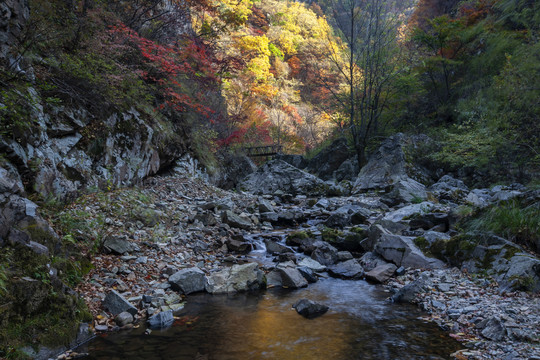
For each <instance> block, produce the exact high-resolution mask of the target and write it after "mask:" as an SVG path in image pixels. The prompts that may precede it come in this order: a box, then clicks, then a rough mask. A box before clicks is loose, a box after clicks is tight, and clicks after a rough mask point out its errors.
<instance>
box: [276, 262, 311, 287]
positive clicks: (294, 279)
mask: <svg viewBox="0 0 540 360" xmlns="http://www.w3.org/2000/svg"><path fill="white" fill-rule="evenodd" d="M277 270H278V272H279V274H280V275H281V285H282V286H283V287H287V288H290V289H298V288H302V287H306V286H307V285H308V282H307V280H306V278H305V277H304V276H303V275H302V273H301V272H300V271H299V270H298V269H297V268H296V267H294V266H278V267H277Z"/></svg>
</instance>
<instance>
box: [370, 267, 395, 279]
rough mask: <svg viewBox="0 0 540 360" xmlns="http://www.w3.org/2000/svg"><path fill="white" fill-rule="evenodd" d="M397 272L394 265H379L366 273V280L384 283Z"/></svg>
mask: <svg viewBox="0 0 540 360" xmlns="http://www.w3.org/2000/svg"><path fill="white" fill-rule="evenodd" d="M396 270H397V266H396V265H394V264H383V265H379V266H377V267H376V268H374V269H373V270H371V271H368V272H367V273H366V279H368V280H370V281H373V282H376V283H384V282H385V281H387V280H388V279H390V278H391V277H392V276H393V275H394V273H395V272H396Z"/></svg>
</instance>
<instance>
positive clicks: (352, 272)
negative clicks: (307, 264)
mask: <svg viewBox="0 0 540 360" xmlns="http://www.w3.org/2000/svg"><path fill="white" fill-rule="evenodd" d="M328 272H329V273H330V275H332V276H334V277H338V278H342V279H361V278H362V276H364V268H363V267H362V265H360V263H359V262H358V261H357V260H356V259H350V260H347V261H343V262H340V263H337V264H336V265H332V266H329V267H328Z"/></svg>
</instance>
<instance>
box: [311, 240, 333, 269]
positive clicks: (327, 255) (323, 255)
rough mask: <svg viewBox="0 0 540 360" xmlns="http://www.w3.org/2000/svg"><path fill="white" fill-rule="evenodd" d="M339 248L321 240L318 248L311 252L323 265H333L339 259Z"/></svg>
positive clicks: (312, 256)
mask: <svg viewBox="0 0 540 360" xmlns="http://www.w3.org/2000/svg"><path fill="white" fill-rule="evenodd" d="M337 253H338V250H337V249H336V248H335V247H333V246H332V245H330V244H328V243H325V242H319V243H318V244H317V248H316V249H315V250H314V251H313V252H312V253H311V258H312V259H313V260H315V261H317V262H318V263H320V264H322V265H326V266H328V265H333V264H335V263H336V261H337Z"/></svg>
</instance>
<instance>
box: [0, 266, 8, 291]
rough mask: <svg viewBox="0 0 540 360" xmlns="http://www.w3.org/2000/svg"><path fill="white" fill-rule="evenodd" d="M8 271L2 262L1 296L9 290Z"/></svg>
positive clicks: (0, 271)
mask: <svg viewBox="0 0 540 360" xmlns="http://www.w3.org/2000/svg"><path fill="white" fill-rule="evenodd" d="M7 283H8V273H7V269H6V267H5V265H4V264H2V263H0V296H5V294H6V292H7Z"/></svg>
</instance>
